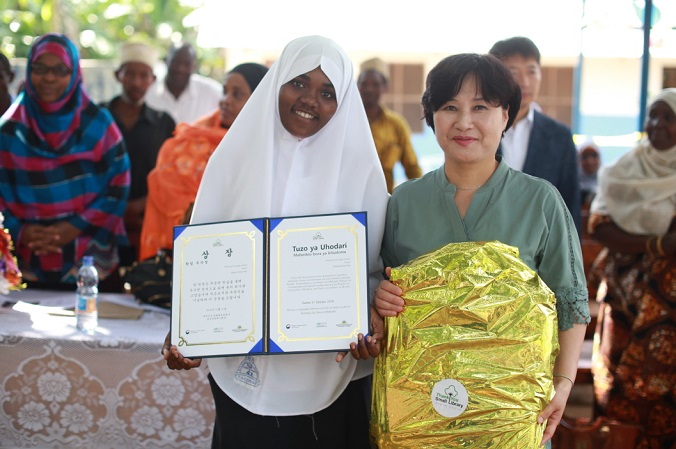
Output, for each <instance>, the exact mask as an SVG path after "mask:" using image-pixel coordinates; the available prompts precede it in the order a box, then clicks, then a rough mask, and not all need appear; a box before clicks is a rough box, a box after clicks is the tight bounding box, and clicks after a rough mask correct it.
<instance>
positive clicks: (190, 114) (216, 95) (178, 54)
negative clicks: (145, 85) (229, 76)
mask: <svg viewBox="0 0 676 449" xmlns="http://www.w3.org/2000/svg"><path fill="white" fill-rule="evenodd" d="M165 62H166V64H167V74H166V76H165V77H164V80H158V81H156V82H155V84H153V85H152V86H151V88H150V89H149V90H148V93H147V94H146V103H148V106H150V107H151V108H153V109H157V110H159V111H166V112H168V113H169V114H170V115H171V117H172V118H173V119H174V122H176V123H192V122H194V121H195V120H197V119H200V118H202V117H203V116H205V115H207V114H210V113H211V112H212V111H213V110H214V109H216V108H218V102H219V100H220V99H221V92H222V90H223V86H222V85H221V83H219V82H218V81H216V80H213V79H211V78H207V77H206V76H202V75H198V74H197V73H195V71H196V70H197V54H196V53H195V47H193V46H192V45H191V44H188V43H181V44H178V45H176V46H173V47H171V48H170V49H169V54H167V57H166V59H165Z"/></svg>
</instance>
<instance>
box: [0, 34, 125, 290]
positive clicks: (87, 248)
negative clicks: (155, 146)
mask: <svg viewBox="0 0 676 449" xmlns="http://www.w3.org/2000/svg"><path fill="white" fill-rule="evenodd" d="M128 189H129V160H128V158H127V154H126V152H125V148H124V144H123V142H122V137H121V134H120V131H119V130H118V129H117V127H116V126H115V124H114V122H113V119H112V118H111V116H110V114H109V113H108V112H107V111H106V110H105V109H100V108H99V107H97V106H96V105H95V104H94V103H92V101H91V100H90V98H89V97H88V96H87V94H86V92H85V91H84V88H83V86H82V73H81V70H80V65H79V55H78V52H77V49H76V48H75V46H74V45H73V43H72V42H71V41H70V40H69V39H68V38H67V37H66V36H63V35H61V34H46V35H44V36H42V37H40V38H39V39H37V40H36V41H35V43H34V44H33V46H32V47H31V50H30V52H29V54H28V67H27V69H26V84H25V88H24V91H23V92H22V94H21V95H19V96H18V97H17V99H16V100H15V101H14V103H13V104H12V106H10V108H9V109H8V110H7V112H6V113H5V114H4V115H3V117H2V120H1V121H0V211H2V213H3V214H4V217H5V226H6V227H7V228H8V229H9V231H10V233H11V234H12V237H13V239H14V241H15V244H16V256H17V258H18V260H19V265H20V268H21V271H22V272H23V275H24V279H25V280H26V281H28V282H29V286H31V285H33V286H36V287H48V288H59V287H63V286H64V285H71V284H74V283H75V276H76V273H77V268H78V264H79V262H80V260H81V259H82V257H83V256H84V255H91V256H94V260H95V264H96V267H97V269H98V272H99V275H100V276H101V277H102V278H105V277H106V276H108V275H109V274H110V273H111V272H113V270H114V269H115V267H116V266H117V260H118V259H117V245H118V244H120V243H123V242H126V236H125V232H124V223H123V222H122V214H123V213H124V209H125V205H126V199H127V193H128ZM31 283H32V284H31Z"/></svg>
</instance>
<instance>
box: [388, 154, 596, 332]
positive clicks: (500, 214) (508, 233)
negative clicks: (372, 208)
mask: <svg viewBox="0 0 676 449" xmlns="http://www.w3.org/2000/svg"><path fill="white" fill-rule="evenodd" d="M454 196H455V186H454V185H452V184H450V183H449V182H448V180H447V179H446V175H445V173H444V167H443V166H441V167H440V168H439V169H437V170H435V171H433V172H430V173H428V174H426V175H425V176H424V177H422V178H420V179H413V180H410V181H407V182H405V183H404V184H402V185H400V186H399V187H397V188H396V189H395V190H394V193H393V194H392V197H391V198H390V202H389V204H388V207H387V219H386V222H385V236H384V238H383V246H382V251H381V255H382V257H383V261H384V262H385V266H389V267H396V266H399V265H401V264H403V263H406V262H408V261H410V260H412V259H414V258H416V257H418V256H420V255H422V254H426V253H429V252H431V251H434V250H436V249H438V248H440V247H442V246H444V245H446V244H448V243H455V242H466V241H488V240H498V241H500V242H502V243H505V244H507V245H511V246H515V247H517V248H518V249H519V253H520V256H521V259H522V260H523V261H524V263H525V264H526V265H528V266H529V267H530V268H532V269H533V270H535V271H536V272H537V273H538V275H539V276H540V278H541V279H542V280H543V281H544V282H545V284H547V286H548V287H549V288H550V289H551V290H552V291H553V292H554V294H555V296H556V311H557V316H558V322H559V329H560V330H567V329H570V328H572V327H573V324H574V323H580V324H588V323H589V321H590V315H589V303H588V294H587V284H586V281H585V276H584V267H583V264H582V250H581V248H580V240H579V238H578V235H577V231H576V229H575V225H574V223H573V220H572V218H571V216H570V213H569V212H568V209H567V208H566V204H565V203H564V201H563V199H562V198H561V195H560V194H559V193H558V191H557V190H556V188H554V186H552V185H551V184H550V183H549V182H547V181H545V180H543V179H540V178H535V177H533V176H530V175H527V174H524V173H521V172H519V171H516V170H512V169H511V168H509V167H508V166H507V164H505V163H504V162H503V161H500V163H499V165H498V168H497V170H496V171H495V173H494V174H493V176H491V178H490V179H489V180H488V182H487V183H486V184H484V185H483V186H482V187H481V188H480V189H478V190H477V191H476V192H475V193H474V197H473V198H472V203H471V204H470V206H469V209H468V210H467V213H466V214H465V218H464V219H463V218H461V217H460V213H459V212H458V209H457V207H456V206H455V202H454V201H453V198H454Z"/></svg>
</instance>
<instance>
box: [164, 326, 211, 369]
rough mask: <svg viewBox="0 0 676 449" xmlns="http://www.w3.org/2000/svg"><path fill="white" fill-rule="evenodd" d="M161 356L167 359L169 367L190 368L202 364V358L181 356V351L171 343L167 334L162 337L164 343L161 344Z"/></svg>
mask: <svg viewBox="0 0 676 449" xmlns="http://www.w3.org/2000/svg"><path fill="white" fill-rule="evenodd" d="M162 357H164V360H166V361H167V366H168V367H169V369H185V370H188V369H192V368H197V367H198V366H200V365H201V364H202V359H189V358H187V357H183V355H182V354H181V352H180V351H179V350H178V348H177V347H176V345H173V346H172V345H171V343H170V339H169V334H167V337H166V338H165V339H164V345H163V346H162Z"/></svg>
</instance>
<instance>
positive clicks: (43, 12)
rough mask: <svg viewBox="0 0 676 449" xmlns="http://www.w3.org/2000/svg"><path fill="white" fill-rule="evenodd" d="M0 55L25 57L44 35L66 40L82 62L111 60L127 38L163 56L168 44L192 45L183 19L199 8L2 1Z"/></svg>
mask: <svg viewBox="0 0 676 449" xmlns="http://www.w3.org/2000/svg"><path fill="white" fill-rule="evenodd" d="M2 3H4V4H5V6H4V8H3V9H2V10H0V50H1V51H2V52H3V53H4V54H5V55H7V56H8V57H13V58H22V57H26V55H27V54H28V50H29V48H30V46H31V44H32V42H33V41H34V39H35V38H36V37H38V36H40V35H42V34H44V33H48V32H59V33H63V34H65V35H67V36H68V37H69V38H71V39H72V40H73V42H75V43H76V45H77V46H78V47H79V48H80V52H81V55H82V58H83V59H111V58H114V57H115V56H116V54H117V49H118V47H119V45H120V44H121V43H123V42H125V41H127V40H129V39H131V38H133V39H135V40H142V41H145V42H148V43H150V44H153V45H155V46H157V47H158V49H160V53H161V54H164V53H165V52H166V49H167V48H169V46H170V45H171V43H172V42H173V41H178V40H187V41H190V42H193V43H194V42H195V38H196V35H197V30H196V29H195V28H194V27H192V28H186V27H185V26H184V25H183V19H184V17H186V16H187V15H188V14H190V13H191V12H192V11H194V10H195V9H196V8H197V7H198V6H200V5H199V2H197V4H196V2H195V1H193V2H191V3H190V4H188V2H186V1H185V0H2Z"/></svg>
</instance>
